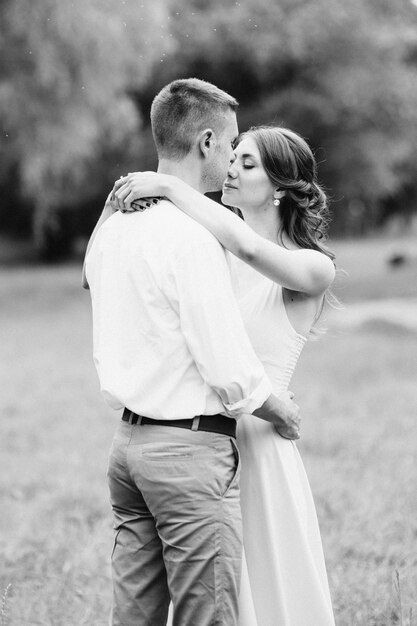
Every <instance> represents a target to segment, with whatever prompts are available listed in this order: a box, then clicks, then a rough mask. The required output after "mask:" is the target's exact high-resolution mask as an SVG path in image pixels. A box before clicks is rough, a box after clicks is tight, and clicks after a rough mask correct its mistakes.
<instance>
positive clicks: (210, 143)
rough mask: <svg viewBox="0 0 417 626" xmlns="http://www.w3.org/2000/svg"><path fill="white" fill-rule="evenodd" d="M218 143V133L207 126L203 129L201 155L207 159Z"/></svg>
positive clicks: (200, 140) (200, 142) (200, 146)
mask: <svg viewBox="0 0 417 626" xmlns="http://www.w3.org/2000/svg"><path fill="white" fill-rule="evenodd" d="M216 143H217V141H216V135H215V133H214V130H213V129H212V128H206V129H205V130H203V131H201V133H200V139H199V142H198V146H199V148H200V152H201V155H202V156H203V157H204V158H206V159H207V157H208V156H209V154H210V152H211V151H212V150H213V148H215V146H216Z"/></svg>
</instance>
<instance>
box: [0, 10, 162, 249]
mask: <svg viewBox="0 0 417 626" xmlns="http://www.w3.org/2000/svg"><path fill="white" fill-rule="evenodd" d="M164 10H165V9H164V5H163V4H162V3H155V4H152V5H151V6H148V3H146V4H145V3H144V4H142V5H141V4H139V3H138V2H137V1H136V0H120V1H118V2H115V0H91V1H90V2H88V3H84V2H82V0H73V1H72V2H56V1H55V0H3V2H2V4H1V8H0V24H1V35H2V36H1V39H0V59H1V61H0V63H1V67H0V120H1V126H2V135H3V139H4V141H3V145H2V148H1V153H0V163H1V165H0V179H2V180H3V181H5V180H6V181H8V179H9V177H10V175H11V173H12V172H14V175H15V177H17V180H16V179H15V180H13V181H11V182H10V181H9V184H11V186H12V187H13V186H16V185H18V186H20V188H21V190H22V196H23V197H25V198H27V199H29V201H30V202H31V203H32V204H33V207H34V220H33V227H34V234H35V238H36V242H37V245H38V248H39V250H40V251H41V252H43V253H45V254H46V253H48V250H49V243H51V242H52V241H53V240H54V239H57V240H58V241H59V243H61V240H63V237H62V235H61V236H59V232H58V231H59V223H58V219H57V215H58V213H57V211H56V209H57V208H58V207H62V206H65V205H68V204H74V203H76V202H77V200H78V201H80V195H81V194H82V196H83V199H84V201H88V200H89V199H90V198H91V197H92V196H93V195H94V194H97V192H98V191H100V192H101V191H102V183H101V181H100V179H99V178H98V177H97V176H96V177H94V176H93V174H97V171H100V164H99V163H98V161H99V160H100V157H103V155H106V153H108V152H109V151H110V152H111V151H119V153H120V152H121V149H123V153H124V154H125V155H126V154H129V152H131V151H132V143H133V141H134V140H135V139H136V138H137V135H138V130H139V127H140V124H141V120H140V116H139V114H138V111H137V109H136V107H135V106H134V105H133V103H132V101H131V98H130V97H129V90H131V89H133V88H137V87H138V86H139V85H141V84H142V83H143V82H144V81H146V80H147V79H148V78H149V69H150V67H151V65H152V63H153V60H154V58H155V55H156V54H158V52H159V51H158V46H157V42H155V41H153V40H152V39H149V40H147V39H146V37H144V36H143V34H142V33H147V32H149V31H150V30H151V29H153V28H154V27H155V25H156V24H157V23H158V22H159V21H160V20H161V15H162V14H163V12H164ZM9 209H10V207H6V210H9ZM48 242H49V243H48Z"/></svg>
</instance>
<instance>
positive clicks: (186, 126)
mask: <svg viewBox="0 0 417 626" xmlns="http://www.w3.org/2000/svg"><path fill="white" fill-rule="evenodd" d="M237 107H238V102H237V100H235V98H233V97H232V96H230V95H229V94H228V93H226V92H225V91H222V90H221V89H219V88H218V87H216V86H215V85H212V84H211V83H208V82H206V81H204V80H199V79H198V78H182V79H179V80H174V81H173V82H172V83H169V84H168V85H166V86H165V87H164V88H163V89H162V90H161V91H160V92H159V93H158V94H157V95H156V96H155V98H154V100H153V102H152V107H151V124H152V133H153V137H154V141H155V145H156V149H157V151H158V156H159V158H167V159H172V160H178V161H180V160H181V159H183V158H184V157H185V156H187V154H188V153H189V152H190V150H191V148H192V146H193V142H194V140H195V138H196V135H197V134H198V133H199V132H201V131H202V130H204V129H205V128H213V130H215V131H216V132H219V133H220V132H221V131H222V129H223V125H224V118H225V114H226V113H227V112H228V111H236V109H237Z"/></svg>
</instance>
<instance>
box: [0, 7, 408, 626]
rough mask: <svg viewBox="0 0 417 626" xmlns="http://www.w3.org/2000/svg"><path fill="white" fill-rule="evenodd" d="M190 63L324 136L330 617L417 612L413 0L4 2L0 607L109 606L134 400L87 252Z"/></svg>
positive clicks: (317, 445)
mask: <svg viewBox="0 0 417 626" xmlns="http://www.w3.org/2000/svg"><path fill="white" fill-rule="evenodd" d="M189 76H196V77H198V78H202V79H206V80H209V81H211V82H214V83H215V84H216V85H218V86H219V87H221V88H223V89H225V90H226V91H228V92H230V93H231V94H232V95H234V96H235V97H236V98H237V99H238V100H239V102H240V109H239V125H240V129H241V130H245V129H246V128H248V127H249V126H251V125H254V124H260V123H277V124H282V125H285V126H287V127H289V128H292V129H294V130H296V131H297V132H299V133H300V134H301V135H303V136H304V137H305V138H306V139H307V140H308V141H309V143H310V145H311V146H312V148H313V149H314V151H315V154H316V157H317V159H318V162H319V172H320V179H321V181H322V182H323V183H324V185H325V186H326V187H327V189H328V191H329V194H330V197H331V209H332V213H333V221H332V225H331V230H330V247H332V248H333V249H334V250H335V252H336V255H337V265H338V267H339V268H340V269H341V272H340V275H339V277H338V278H337V281H336V284H335V287H334V291H335V295H336V296H337V297H338V299H339V300H340V301H341V308H340V307H339V308H336V309H329V310H328V311H327V313H326V315H325V318H323V320H322V322H323V326H326V327H327V329H328V330H327V333H326V334H324V335H323V336H321V337H320V338H319V340H318V341H312V342H310V344H309V345H308V346H307V348H306V350H305V353H304V354H303V358H302V359H301V361H300V364H299V367H298V370H297V372H296V375H295V378H294V380H293V383H292V387H293V390H294V391H295V393H296V399H297V401H298V403H299V404H300V405H301V407H302V411H303V438H302V440H301V441H300V444H299V447H300V451H301V453H302V455H303V458H304V461H305V464H306V468H307V472H308V474H309V477H310V480H311V485H312V489H313V493H314V496H315V500H316V505H317V510H318V515H319V520H320V525H321V529H322V535H323V544H324V548H325V553H326V559H327V565H328V572H329V580H330V586H331V592H332V597H333V601H334V607H335V614H336V622H337V625H338V626H351V625H352V626H391V625H397V624H398V625H401V626H416V625H417V593H416V589H417V549H416V545H417V498H416V493H417V469H416V468H417V453H416V442H417V426H416V414H417V388H416V379H417V360H416V354H417V242H416V239H417V222H416V219H417V218H416V213H417V2H413V1H412V0H395V2H393V1H392V0H349V1H348V2H346V0H241V1H240V2H234V1H230V0H187V1H186V0H176V1H174V0H152V2H149V1H148V2H147V1H146V0H111V1H110V0H90V1H89V2H82V0H74V1H68V0H67V1H66V2H64V1H63V0H61V1H60V0H2V1H1V4H0V132H1V143H0V264H1V267H0V301H1V307H0V328H1V330H2V340H1V351H2V357H3V358H2V362H1V365H0V389H1V395H0V411H1V421H0V497H1V503H2V514H1V516H0V597H1V596H2V599H1V600H0V625H1V626H6V625H7V626H11V625H13V626H29V625H30V626H36V625H39V626H45V625H50V626H83V625H86V626H101V625H102V624H104V623H107V614H108V610H109V605H110V580H109V554H110V549H111V541H112V539H111V533H112V531H111V525H112V519H111V513H110V511H109V506H108V503H107V489H106V485H105V472H106V462H107V451H108V447H109V445H110V441H111V438H112V434H113V431H114V428H115V425H116V423H117V420H118V419H119V416H118V415H116V414H114V413H113V412H112V411H110V409H108V408H107V407H106V406H105V405H104V402H103V401H102V399H101V398H100V395H99V390H98V383H97V379H96V374H95V370H94V367H93V363H92V356H91V354H92V347H91V320H90V302H89V294H88V293H87V292H83V291H82V290H81V287H80V270H81V261H82V257H83V254H84V250H85V246H86V242H87V239H88V236H89V234H90V233H91V231H92V229H93V226H94V224H95V222H96V220H97V218H98V216H99V214H100V212H101V209H102V206H103V204H104V200H105V198H106V196H107V194H108V192H109V191H110V189H111V187H112V185H113V181H114V180H115V179H116V178H118V177H119V176H120V175H122V174H125V173H127V172H129V171H135V170H140V169H151V168H154V167H155V165H156V155H155V151H154V148H153V143H152V137H151V132H150V125H149V110H150V105H151V102H152V99H153V97H154V96H155V94H156V93H157V92H158V91H159V89H160V88H161V87H162V86H163V85H164V84H166V83H167V82H169V81H171V80H173V79H175V78H182V77H189ZM196 626H198V625H196ZM262 626H263V625H262ZM317 626H320V625H317Z"/></svg>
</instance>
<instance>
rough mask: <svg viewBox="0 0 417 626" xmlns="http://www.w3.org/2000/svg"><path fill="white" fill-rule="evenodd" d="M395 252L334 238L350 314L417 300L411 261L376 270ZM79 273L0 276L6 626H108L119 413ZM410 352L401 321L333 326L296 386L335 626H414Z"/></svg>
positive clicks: (415, 487) (2, 606) (413, 344)
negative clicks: (100, 372)
mask: <svg viewBox="0 0 417 626" xmlns="http://www.w3.org/2000/svg"><path fill="white" fill-rule="evenodd" d="M404 245H405V246H412V245H413V242H412V240H411V239H406V240H396V241H390V242H387V240H386V239H373V240H366V241H364V240H362V241H358V242H340V243H337V242H336V243H335V245H334V247H335V248H336V250H337V252H338V256H339V259H340V263H341V265H342V266H343V267H344V269H346V271H347V272H348V273H349V278H344V279H341V282H340V286H339V288H338V290H337V293H338V295H339V297H341V299H342V300H343V301H344V302H345V303H346V306H347V307H349V304H350V303H355V302H357V301H361V300H363V299H364V298H372V299H382V298H387V297H391V296H395V297H404V302H405V303H406V302H407V300H406V298H407V297H410V296H414V297H416V295H417V264H416V263H415V262H414V264H412V263H411V264H409V265H405V266H403V267H399V268H397V269H396V270H389V269H388V268H387V265H386V263H385V260H386V256H387V253H388V252H389V251H390V250H393V247H395V246H400V247H402V246H404ZM79 273H80V270H79V266H78V265H75V264H72V265H65V266H59V267H33V266H32V267H23V266H20V267H19V266H12V265H10V266H8V267H7V268H4V269H3V270H1V271H0V292H1V303H2V305H1V311H0V328H1V331H2V339H1V351H2V356H3V358H2V362H1V367H0V386H1V398H0V409H1V423H0V446H1V456H0V495H1V515H0V559H1V560H0V590H1V591H0V597H1V595H3V600H0V624H1V626H103V625H104V624H106V623H107V619H108V611H109V604H110V577H109V553H110V547H111V534H112V533H111V524H112V519H111V513H110V510H109V505H108V496H107V488H106V484H105V472H106V463H107V453H108V448H109V444H110V441H111V438H112V434H113V430H114V428H115V425H116V422H117V420H118V415H116V414H114V413H113V412H112V411H111V410H110V409H108V408H107V407H106V406H105V405H104V402H103V401H102V400H101V398H100V396H99V392H98V383H97V380H96V374H95V370H94V367H93V363H92V358H91V329H90V302H89V296H88V293H86V292H83V291H82V290H81V289H80V276H79ZM334 315H337V313H333V316H334ZM416 355H417V333H413V332H411V331H407V330H406V329H404V328H402V327H401V325H395V324H394V325H393V324H391V323H387V324H381V323H379V324H374V325H373V324H367V325H366V326H364V327H363V328H359V329H357V330H355V332H347V331H343V329H342V330H340V329H337V330H336V329H333V328H332V325H331V324H330V329H329V331H328V333H327V334H326V335H324V336H323V337H321V338H320V339H319V340H318V341H314V342H311V343H310V344H309V345H308V346H307V348H306V350H305V353H304V355H303V358H302V359H301V361H300V364H299V368H298V370H297V372H296V375H295V378H294V380H293V383H292V388H293V390H294V391H295V392H296V396H297V400H298V402H299V404H300V405H301V406H302V409H303V438H302V440H301V442H300V444H299V447H300V450H301V453H302V455H303V458H304V461H305V465H306V468H307V471H308V474H309V476H310V481H311V485H312V489H313V492H314V496H315V500H316V505H317V510H318V515H319V519H320V524H321V529H322V536H323V543H324V548H325V553H326V559H327V565H328V573H329V579H330V586H331V592H332V597H333V602H334V609H335V615H336V622H337V626H391V625H397V624H398V625H402V626H411V625H412V626H416V625H417V450H416V447H417V446H416V443H417V424H416V418H417V411H416V409H417V387H416V373H417V365H416ZM196 626H198V625H197V624H196ZM268 626H269V625H268ZM277 626H278V625H277ZM317 626H320V625H319V624H317Z"/></svg>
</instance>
